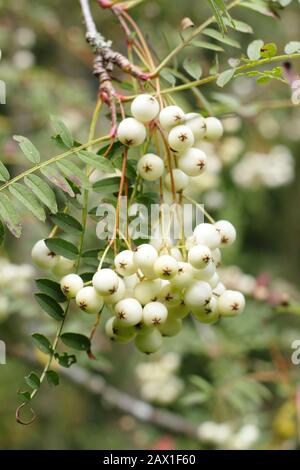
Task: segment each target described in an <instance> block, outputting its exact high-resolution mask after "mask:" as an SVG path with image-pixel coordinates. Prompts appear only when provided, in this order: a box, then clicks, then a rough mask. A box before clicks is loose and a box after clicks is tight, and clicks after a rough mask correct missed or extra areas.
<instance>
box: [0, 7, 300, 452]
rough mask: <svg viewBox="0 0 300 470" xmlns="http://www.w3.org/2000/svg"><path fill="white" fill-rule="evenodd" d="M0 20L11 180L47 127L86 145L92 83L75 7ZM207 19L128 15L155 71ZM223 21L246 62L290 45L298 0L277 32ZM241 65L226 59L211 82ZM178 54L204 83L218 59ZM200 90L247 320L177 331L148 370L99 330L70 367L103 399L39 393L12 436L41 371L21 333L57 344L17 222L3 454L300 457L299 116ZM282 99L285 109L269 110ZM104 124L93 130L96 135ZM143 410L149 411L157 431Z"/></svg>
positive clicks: (8, 306) (0, 260)
mask: <svg viewBox="0 0 300 470" xmlns="http://www.w3.org/2000/svg"><path fill="white" fill-rule="evenodd" d="M93 3H94V4H96V2H93ZM93 7H94V8H93V11H94V13H95V19H96V22H97V25H98V27H99V29H100V30H101V31H102V32H103V34H104V35H105V36H107V37H109V38H111V39H112V40H113V41H114V45H115V47H116V48H117V49H119V50H120V51H123V52H124V51H125V42H124V36H123V32H122V30H121V29H120V27H119V25H118V24H117V23H116V21H115V18H114V17H113V16H112V14H111V13H110V12H109V11H107V10H106V11H101V10H100V9H99V8H97V5H93ZM0 14H1V16H0V47H1V50H2V59H1V62H0V79H1V80H4V81H5V83H6V86H7V103H6V105H1V106H0V112H1V114H0V149H1V160H2V161H3V162H5V163H6V164H7V165H8V166H9V169H10V172H11V174H13V175H14V174H17V173H18V172H19V171H21V170H22V169H23V168H24V160H23V157H22V156H21V154H20V152H19V150H18V148H17V144H16V142H14V141H13V139H12V136H13V135H14V134H21V135H26V136H27V137H29V138H30V139H31V140H32V141H33V142H34V143H35V144H36V146H37V147H38V148H39V149H40V150H41V154H42V155H43V158H45V159H46V158H47V157H49V156H51V155H55V153H57V150H56V149H55V146H54V144H53V143H52V142H51V138H50V137H51V130H50V125H49V116H50V115H51V114H54V115H58V116H60V117H61V118H62V119H63V120H64V121H65V122H66V124H67V125H68V126H69V127H70V129H71V130H72V132H73V133H74V135H75V136H76V139H77V140H78V141H86V136H87V132H88V125H89V119H90V116H91V112H92V109H93V104H94V102H95V96H96V92H97V82H96V80H95V79H94V77H93V76H92V73H91V63H92V55H91V53H90V50H89V48H88V47H87V45H86V43H85V40H84V26H83V24H82V19H81V13H80V9H79V5H78V2H76V1H74V0H65V1H64V2H61V1H60V0H51V1H50V0H49V1H48V0H43V1H40V2H36V1H34V0H9V1H8V0H2V1H1V0H0ZM210 14H211V12H210V10H209V8H208V6H207V4H206V2H204V1H202V2H199V1H197V0H189V2H188V5H187V2H182V1H179V0H178V1H177V0H173V1H172V2H170V1H168V0H160V1H151V0H146V1H144V2H143V3H142V4H141V5H140V6H138V7H136V8H135V9H134V11H133V16H134V18H135V19H136V20H137V22H138V23H139V25H140V26H141V29H142V31H143V32H144V33H145V34H146V37H147V39H148V41H149V43H150V45H151V47H152V50H153V51H154V54H155V55H156V56H157V58H158V59H159V58H160V59H161V58H163V57H164V56H165V53H166V52H167V49H168V47H170V48H172V46H173V45H174V44H175V43H176V41H178V31H179V25H180V22H181V20H182V18H184V17H186V16H189V17H190V18H191V19H192V20H193V21H194V22H195V23H196V24H199V23H201V22H202V21H203V20H205V19H206V18H207V16H209V15H210ZM233 16H234V18H237V19H240V20H243V21H245V22H247V23H249V24H250V25H252V27H253V29H254V34H253V35H251V34H242V33H237V32H233V33H231V35H232V37H234V38H236V39H238V40H239V41H240V43H241V44H242V50H243V51H244V52H245V51H246V48H247V45H248V43H249V42H251V41H252V40H253V39H257V38H260V39H263V40H264V41H265V42H276V44H277V46H278V50H279V51H282V50H283V49H284V46H285V44H286V43H288V42H289V41H291V40H299V21H300V9H299V4H298V2H296V1H295V2H293V3H292V4H291V5H290V6H289V7H287V8H286V9H285V10H284V11H282V12H281V13H280V19H279V18H277V19H276V18H275V19H274V18H271V17H266V16H262V15H258V14H257V13H255V12H250V11H249V10H246V9H241V8H240V9H236V10H235V11H234V13H233ZM167 42H168V43H169V45H167ZM240 54H241V52H240V51H239V50H238V49H234V48H232V47H230V46H225V53H223V54H220V55H219V61H220V64H221V70H222V69H224V68H226V63H227V60H228V59H229V58H232V57H239V56H240ZM187 55H189V56H192V57H193V58H194V59H195V60H196V61H199V63H200V64H201V66H202V69H203V75H204V76H205V75H206V74H207V73H209V69H210V68H211V66H212V65H213V63H214V61H215V56H214V53H213V52H212V51H209V50H202V49H199V48H193V49H191V50H189V51H187V50H185V51H184V52H183V53H181V55H180V56H179V57H178V61H179V63H181V62H182V60H183V58H184V57H185V56H187ZM179 70H180V71H181V72H183V73H185V72H184V70H182V69H181V68H179ZM297 70H298V71H300V65H299V63H297V62H295V64H294V69H293V71H294V72H295V73H297ZM185 75H186V74H185ZM186 77H187V78H188V76H187V75H186ZM178 83H180V80H179V81H178ZM166 85H167V84H166ZM200 91H201V93H202V94H203V96H204V98H205V101H206V100H207V101H208V103H209V106H211V107H212V109H213V110H214V112H215V113H217V114H218V115H219V116H220V117H221V118H222V119H223V123H224V126H225V130H226V132H225V136H224V138H223V140H222V142H221V143H219V144H218V145H217V146H213V147H212V146H209V147H208V148H207V152H208V153H209V155H210V168H209V172H208V174H207V176H206V177H205V178H204V180H203V187H202V188H197V191H198V196H199V195H200V196H199V197H200V199H201V201H202V202H205V204H206V206H207V208H208V209H209V210H210V211H211V213H212V214H213V215H215V216H216V218H228V219H229V220H231V221H232V222H233V223H234V224H235V225H236V227H237V229H238V233H239V236H238V241H237V243H236V244H235V245H234V247H232V248H230V249H228V250H227V251H226V253H225V257H224V267H223V268H222V274H223V277H224V280H225V283H226V282H227V285H228V286H232V287H233V288H238V289H240V290H242V291H243V292H244V293H245V294H246V295H247V298H248V302H247V309H246V311H245V312H244V313H243V314H242V315H241V317H239V318H236V319H234V320H232V321H228V322H225V321H224V322H221V323H220V324H218V325H216V326H212V327H210V326H205V325H204V326H199V325H195V324H193V322H192V321H186V322H185V326H184V330H183V332H182V333H181V335H180V336H178V337H176V339H169V340H167V341H166V342H165V345H164V349H163V351H162V353H160V354H158V355H154V356H153V357H149V358H148V357H144V356H143V355H142V354H140V353H138V352H136V350H134V349H133V348H132V347H131V346H127V345H125V346H122V345H116V344H110V343H109V341H108V340H106V339H105V338H104V337H103V335H102V334H101V332H100V333H99V334H98V336H97V338H96V352H97V354H96V355H97V358H98V361H97V362H92V363H91V361H89V360H88V359H87V358H85V357H83V355H82V356H80V358H79V365H80V367H84V368H85V369H86V370H88V371H89V373H90V374H91V377H94V378H95V377H96V378H98V380H100V385H101V383H102V389H101V387H100V389H101V390H100V391H101V393H100V394H96V393H92V392H91V391H89V390H88V389H89V388H90V386H89V380H90V378H86V377H84V378H83V379H82V378H80V377H79V378H78V377H77V379H78V380H76V377H75V378H74V377H69V378H67V377H64V376H63V377H62V378H61V385H60V386H59V387H56V388H51V389H50V387H49V386H48V385H45V386H43V390H41V391H40V393H39V394H38V396H37V398H36V400H35V402H34V408H35V411H36V413H37V415H38V419H37V420H36V422H35V423H34V424H32V425H31V426H28V427H24V426H20V425H18V424H16V422H15V417H14V413H15V408H16V406H17V405H18V403H19V402H18V397H17V390H18V389H20V388H22V386H23V384H24V382H23V377H24V375H26V374H27V373H28V371H29V370H30V369H31V368H32V367H33V369H34V370H39V369H40V368H41V367H42V364H43V361H44V357H42V356H41V354H39V353H37V352H36V351H35V350H34V347H33V344H32V342H31V337H30V333H32V332H34V331H42V332H45V333H48V334H51V333H52V332H53V325H52V321H51V320H48V319H45V318H44V315H43V313H42V312H41V311H40V310H39V308H38V307H37V306H36V304H34V301H33V292H34V289H35V286H34V281H33V279H34V277H35V275H36V272H35V270H34V268H33V267H32V266H31V262H30V250H31V247H32V245H33V243H34V242H35V241H36V240H37V239H39V238H42V237H44V236H46V234H47V231H48V230H49V227H50V225H49V227H46V226H45V225H44V224H41V223H39V222H37V221H36V220H34V219H33V218H31V216H30V215H24V220H23V225H24V233H23V237H22V239H21V242H20V241H16V240H15V239H13V238H12V237H10V236H9V235H7V236H6V240H5V244H4V247H2V248H1V250H0V338H1V339H3V340H5V341H6V342H7V345H8V347H9V355H8V358H7V365H5V366H4V365H0V448H2V449H145V448H147V449H189V448H199V449H202V448H204V449H207V448H213V449H223V448H235V449H246V448H256V449H269V448H276V449H280V448H289V449H294V448H298V447H299V430H300V411H299V410H300V380H299V379H300V365H298V366H297V365H293V364H292V361H291V355H292V352H293V349H292V347H291V345H292V342H293V341H294V340H297V339H299V340H300V317H299V313H300V306H299V305H300V304H299V300H300V294H299V284H298V283H299V266H300V250H299V239H300V215H299V197H300V189H299V188H300V185H299V179H300V171H299V156H300V155H299V152H300V150H299V140H300V109H299V108H298V107H292V106H291V105H289V104H287V103H288V102H289V100H290V95H291V90H290V88H289V87H288V86H286V85H284V84H282V83H279V82H273V81H271V82H269V83H267V84H265V85H258V84H257V83H256V79H255V78H250V77H240V78H238V79H236V80H234V81H232V82H231V84H230V85H228V86H227V87H226V88H225V89H220V88H218V87H216V85H215V84H212V85H209V86H208V85H205V87H203V88H201V90H200ZM176 99H178V102H179V103H180V104H181V105H182V106H184V107H185V108H186V109H190V110H195V111H197V110H200V111H201V110H202V109H201V107H202V105H203V101H202V98H201V97H200V98H199V96H198V97H195V96H194V95H193V94H192V93H191V92H186V93H184V94H181V95H177V96H176ZM282 100H284V101H285V102H287V103H286V105H285V106H283V107H281V106H280V105H278V106H277V105H276V106H272V105H270V102H271V101H274V102H275V103H278V102H279V103H280V102H282ZM195 108H196V109H195ZM108 127H109V123H108V121H107V120H106V119H105V117H104V118H103V119H102V120H101V122H100V125H99V132H101V133H102V132H103V133H104V132H105V131H106V130H107V129H108ZM91 240H92V235H91ZM87 244H88V242H87ZM237 266H239V267H237ZM16 279H17V281H16ZM288 302H289V304H290V305H287V304H288ZM83 317H84V316H83V315H80V314H78V312H77V314H76V313H75V312H74V315H73V317H72V319H71V324H72V325H73V327H74V328H77V329H78V331H80V330H81V329H82V328H83V329H84V328H85V327H89V326H90V325H89V324H88V321H89V320H86V319H85V318H83ZM32 361H37V364H36V363H33V365H32ZM39 363H40V364H39ZM89 377H90V376H89ZM101 380H104V381H105V385H103V382H101ZM78 382H81V384H80V383H78ZM109 387H113V388H112V389H111V388H109ZM141 401H142V402H143V403H141ZM145 403H148V404H150V405H151V407H154V408H155V413H154V414H155V418H153V410H154V408H147V406H146V405H145ZM145 406H146V407H145ZM151 413H152V414H151ZM157 416H158V418H157ZM139 417H140V418H141V419H139ZM153 419H154V420H156V421H158V422H156V423H154V422H153Z"/></svg>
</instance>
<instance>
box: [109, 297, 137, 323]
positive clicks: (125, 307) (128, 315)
mask: <svg viewBox="0 0 300 470" xmlns="http://www.w3.org/2000/svg"><path fill="white" fill-rule="evenodd" d="M115 315H116V318H117V319H118V323H120V325H123V326H133V325H137V324H138V323H139V322H140V321H141V320H142V316H143V308H142V306H141V304H140V303H139V302H138V301H137V300H136V299H133V298H131V299H130V298H129V299H123V300H120V302H118V303H117V304H116V305H115Z"/></svg>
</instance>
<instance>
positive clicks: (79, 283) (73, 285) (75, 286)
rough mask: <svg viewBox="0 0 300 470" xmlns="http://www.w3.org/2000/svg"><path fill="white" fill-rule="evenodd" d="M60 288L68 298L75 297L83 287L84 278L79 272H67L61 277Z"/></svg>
mask: <svg viewBox="0 0 300 470" xmlns="http://www.w3.org/2000/svg"><path fill="white" fill-rule="evenodd" d="M60 288H61V290H62V292H63V293H64V295H65V296H66V297H67V298H68V299H73V298H74V297H76V295H77V293H78V291H80V289H82V288H83V280H82V279H81V277H80V276H78V274H67V275H66V276H64V277H63V278H62V279H61V281H60Z"/></svg>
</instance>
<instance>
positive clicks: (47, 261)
mask: <svg viewBox="0 0 300 470" xmlns="http://www.w3.org/2000/svg"><path fill="white" fill-rule="evenodd" d="M31 257H32V261H33V262H34V264H36V265H37V266H38V267H39V268H42V269H51V268H53V267H54V266H55V264H56V262H57V260H58V256H57V255H56V254H55V253H53V252H52V251H51V250H49V248H48V247H47V245H46V243H45V241H44V240H39V241H38V242H36V244H35V245H34V247H33V248H32V251H31Z"/></svg>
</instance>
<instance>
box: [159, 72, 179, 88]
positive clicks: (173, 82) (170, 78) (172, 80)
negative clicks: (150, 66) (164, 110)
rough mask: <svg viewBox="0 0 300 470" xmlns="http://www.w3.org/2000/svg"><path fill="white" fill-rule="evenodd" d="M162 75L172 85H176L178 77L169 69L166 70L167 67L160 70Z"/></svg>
mask: <svg viewBox="0 0 300 470" xmlns="http://www.w3.org/2000/svg"><path fill="white" fill-rule="evenodd" d="M160 76H161V77H162V78H163V79H164V80H165V81H166V82H168V83H170V85H172V86H174V85H176V77H175V76H174V75H173V74H172V73H171V72H170V71H169V70H166V69H163V70H161V71H160Z"/></svg>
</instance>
